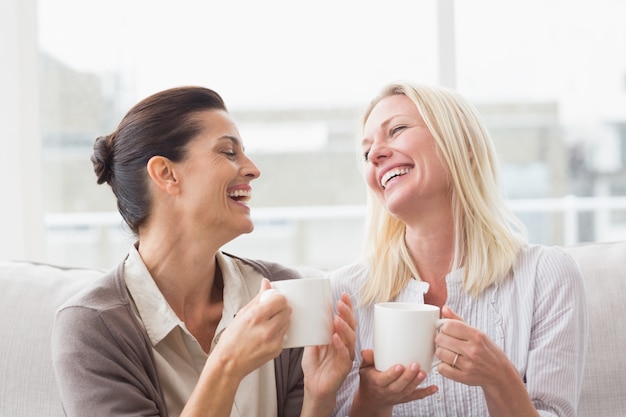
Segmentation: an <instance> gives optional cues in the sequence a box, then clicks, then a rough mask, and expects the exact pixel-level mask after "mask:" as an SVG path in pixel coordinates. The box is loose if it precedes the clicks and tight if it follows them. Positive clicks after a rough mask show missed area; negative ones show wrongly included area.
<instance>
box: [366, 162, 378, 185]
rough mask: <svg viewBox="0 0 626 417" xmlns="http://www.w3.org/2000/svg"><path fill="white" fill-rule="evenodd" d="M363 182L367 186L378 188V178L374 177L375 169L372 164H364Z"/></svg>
mask: <svg viewBox="0 0 626 417" xmlns="http://www.w3.org/2000/svg"><path fill="white" fill-rule="evenodd" d="M364 174H365V182H366V183H367V186H368V187H370V188H378V180H377V179H376V170H375V169H374V168H373V167H372V165H370V164H367V165H365V170H364Z"/></svg>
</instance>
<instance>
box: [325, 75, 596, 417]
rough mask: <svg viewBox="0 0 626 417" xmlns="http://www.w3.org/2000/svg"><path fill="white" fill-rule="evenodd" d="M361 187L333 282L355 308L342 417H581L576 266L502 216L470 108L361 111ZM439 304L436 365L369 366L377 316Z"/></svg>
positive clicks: (440, 92)
mask: <svg viewBox="0 0 626 417" xmlns="http://www.w3.org/2000/svg"><path fill="white" fill-rule="evenodd" d="M362 128H363V131H362V137H361V141H360V150H361V154H362V155H363V161H364V175H365V180H366V183H367V186H368V207H369V210H368V221H367V229H366V245H365V246H366V253H365V260H364V262H362V263H358V264H354V265H349V266H346V267H344V268H341V269H339V270H338V271H335V272H334V273H333V274H332V282H333V285H334V292H335V295H336V297H337V298H338V297H340V295H341V294H342V293H343V292H347V293H349V294H350V295H351V297H352V299H353V302H354V303H355V305H356V309H355V313H356V316H357V322H358V326H357V357H356V358H355V360H354V363H353V367H352V371H351V372H350V374H349V375H348V377H347V379H346V381H345V382H344V384H343V386H342V387H341V389H340V392H339V394H338V403H337V406H336V408H335V412H334V414H335V415H340V416H346V415H351V416H361V417H363V416H391V415H393V416H407V417H408V416H441V417H443V416H513V415H515V416H538V415H541V416H575V415H576V407H577V404H578V396H579V392H580V387H581V382H582V371H583V362H584V357H585V351H586V342H587V318H586V304H585V294H584V287H583V281H582V275H581V272H580V269H579V268H578V266H577V265H576V263H575V261H574V260H573V259H572V258H571V257H569V256H568V255H566V254H565V253H564V252H563V251H561V250H560V249H558V248H553V247H545V246H539V245H533V244H529V243H527V240H526V238H525V231H524V227H523V225H522V224H521V223H520V222H519V220H518V219H517V218H516V217H515V216H514V215H513V214H512V213H511V212H510V211H509V210H508V209H507V208H506V206H505V203H504V201H503V198H502V196H501V195H500V187H499V184H498V167H497V162H496V156H495V153H494V149H493V146H492V143H491V140H490V138H489V135H488V133H487V131H486V130H485V127H484V126H483V123H482V121H481V119H480V117H479V116H478V113H477V112H476V110H475V109H474V108H473V107H472V106H471V105H470V104H468V103H467V102H466V101H465V100H464V99H463V98H462V97H460V96H459V95H458V94H456V93H455V92H452V91H448V90H445V89H441V88H432V87H427V86H421V85H414V84H410V83H404V82H400V83H394V84H391V85H388V86H386V87H385V88H383V90H382V92H381V93H380V95H379V96H378V97H377V98H375V99H374V100H373V101H372V103H371V105H370V106H369V108H368V110H367V111H366V113H365V116H364V119H363V125H362ZM389 300H393V301H405V302H407V301H408V302H414V303H427V304H434V305H437V306H439V307H441V308H442V316H443V317H444V318H450V319H453V320H449V321H448V322H446V323H445V324H444V325H443V326H442V328H441V331H440V333H439V334H438V335H437V337H436V340H435V342H436V345H437V349H436V352H435V354H436V356H437V358H438V359H440V360H441V361H442V362H441V364H440V365H438V367H437V368H435V369H434V370H432V371H429V370H427V369H420V368H419V365H417V364H412V365H410V366H408V367H403V366H401V365H397V366H392V367H391V368H389V369H388V370H386V371H384V372H378V371H376V370H375V368H374V366H373V351H372V346H373V334H372V323H373V310H374V308H373V306H374V304H375V303H376V302H381V301H389Z"/></svg>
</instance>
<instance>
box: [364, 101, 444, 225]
mask: <svg viewBox="0 0 626 417" xmlns="http://www.w3.org/2000/svg"><path fill="white" fill-rule="evenodd" d="M363 132H364V138H363V141H362V151H363V155H364V157H365V160H366V167H365V177H366V181H367V185H368V186H369V188H370V189H371V190H372V191H373V192H374V194H376V195H377V196H378V198H379V199H380V200H381V202H382V203H383V205H384V206H385V207H386V208H387V210H388V211H389V212H390V213H392V214H393V215H395V216H397V217H399V218H400V219H401V220H403V221H405V222H407V223H408V222H410V221H411V218H412V216H415V215H416V214H418V212H421V210H424V209H426V210H428V209H440V208H441V204H447V205H448V206H449V204H450V187H449V181H448V175H447V169H446V167H445V165H444V163H443V162H442V161H441V158H440V157H439V154H438V152H437V147H436V144H435V140H434V139H433V136H432V134H431V133H430V131H429V130H428V128H427V127H426V124H425V123H424V120H423V119H422V116H421V115H420V113H419V111H418V110H417V107H416V106H415V104H414V103H413V102H412V101H411V99H409V98H408V97H407V96H405V95H403V94H396V95H391V96H388V97H385V98H383V99H382V100H380V101H379V102H378V103H377V104H376V105H375V106H374V108H373V109H372V111H371V113H370V115H369V117H368V118H367V120H366V121H365V124H364V127H363Z"/></svg>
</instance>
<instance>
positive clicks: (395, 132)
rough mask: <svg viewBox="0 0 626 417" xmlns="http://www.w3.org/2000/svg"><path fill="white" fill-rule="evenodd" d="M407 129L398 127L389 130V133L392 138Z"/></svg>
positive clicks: (405, 126)
mask: <svg viewBox="0 0 626 417" xmlns="http://www.w3.org/2000/svg"><path fill="white" fill-rule="evenodd" d="M406 128H407V125H399V126H395V127H393V128H392V129H391V131H390V132H389V134H390V136H391V137H394V136H395V135H397V134H398V133H400V132H402V131H403V130H404V129H406Z"/></svg>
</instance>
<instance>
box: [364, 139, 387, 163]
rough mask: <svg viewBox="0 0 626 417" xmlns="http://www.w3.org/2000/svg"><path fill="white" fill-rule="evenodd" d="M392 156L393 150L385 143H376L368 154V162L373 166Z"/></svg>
mask: <svg viewBox="0 0 626 417" xmlns="http://www.w3.org/2000/svg"><path fill="white" fill-rule="evenodd" d="M390 154H391V149H389V147H388V146H386V145H385V143H384V142H374V143H372V146H371V147H370V149H369V151H368V153H367V160H368V161H369V162H371V163H373V164H377V163H378V162H380V161H382V160H384V159H386V158H388V157H389V155H390Z"/></svg>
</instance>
